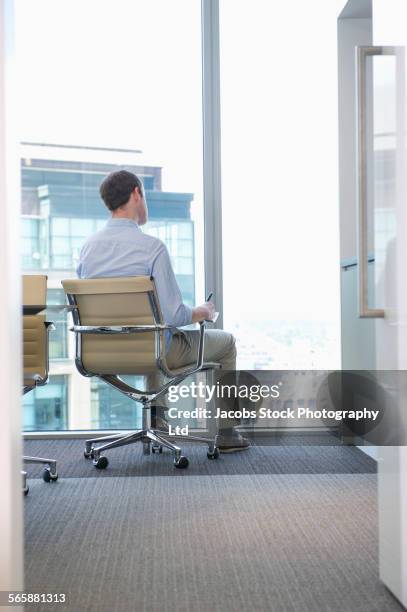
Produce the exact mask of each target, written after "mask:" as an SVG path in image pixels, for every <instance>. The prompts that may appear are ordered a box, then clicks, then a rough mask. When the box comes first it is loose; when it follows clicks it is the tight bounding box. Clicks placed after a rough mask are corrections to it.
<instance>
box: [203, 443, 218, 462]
mask: <svg viewBox="0 0 407 612" xmlns="http://www.w3.org/2000/svg"><path fill="white" fill-rule="evenodd" d="M219 455H220V453H219V449H218V447H217V446H215V448H214V449H213V450H212V451H208V452H207V453H206V456H207V457H208V459H219Z"/></svg>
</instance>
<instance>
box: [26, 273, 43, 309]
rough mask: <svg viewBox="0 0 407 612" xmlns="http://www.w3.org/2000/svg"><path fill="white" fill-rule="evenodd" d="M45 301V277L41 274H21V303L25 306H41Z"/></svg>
mask: <svg viewBox="0 0 407 612" xmlns="http://www.w3.org/2000/svg"><path fill="white" fill-rule="evenodd" d="M46 301H47V277H46V276H44V275H43V274H26V275H24V276H23V304H24V305H25V306H42V305H43V304H44V305H45V304H46Z"/></svg>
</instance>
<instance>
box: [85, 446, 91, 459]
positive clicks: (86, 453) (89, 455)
mask: <svg viewBox="0 0 407 612" xmlns="http://www.w3.org/2000/svg"><path fill="white" fill-rule="evenodd" d="M83 456H84V457H85V459H93V448H92V450H90V451H89V452H88V451H87V450H85V451H83Z"/></svg>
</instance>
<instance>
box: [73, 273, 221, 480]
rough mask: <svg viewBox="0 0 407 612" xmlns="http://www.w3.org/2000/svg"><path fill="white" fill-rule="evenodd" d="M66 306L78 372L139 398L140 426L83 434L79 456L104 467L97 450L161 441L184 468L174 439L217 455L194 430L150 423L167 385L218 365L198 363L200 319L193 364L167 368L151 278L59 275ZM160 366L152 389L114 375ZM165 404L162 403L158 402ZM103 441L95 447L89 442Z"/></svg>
mask: <svg viewBox="0 0 407 612" xmlns="http://www.w3.org/2000/svg"><path fill="white" fill-rule="evenodd" d="M62 286H63V288H64V290H65V293H66V294H67V297H68V301H69V304H70V305H71V306H75V307H76V308H75V309H74V310H73V311H72V316H73V321H74V326H73V328H72V329H71V331H73V332H74V333H75V346H76V359H75V361H76V367H77V369H78V371H79V372H80V373H81V374H82V375H83V376H89V377H90V376H97V377H98V378H100V379H101V380H103V381H104V382H106V383H107V384H109V385H111V386H112V387H114V388H115V389H116V390H117V391H119V392H121V393H123V394H124V395H125V396H126V397H129V398H130V399H132V400H134V401H135V402H139V403H141V404H142V415H143V424H142V429H141V430H138V431H133V432H130V433H128V432H127V433H121V432H118V433H117V434H114V435H109V436H105V437H100V438H93V439H89V440H86V444H85V451H84V456H85V458H92V459H93V464H94V465H95V466H96V467H97V468H99V469H104V468H106V467H107V465H108V459H107V457H105V456H103V455H102V453H103V452H104V451H107V450H108V449H111V448H117V447H119V446H124V445H127V444H132V443H134V442H142V443H143V451H144V454H150V450H151V451H152V452H153V453H155V452H159V453H161V452H162V449H163V447H164V448H168V449H170V450H171V451H172V452H173V453H174V465H175V467H177V468H186V467H187V466H188V459H187V458H186V457H185V456H183V455H182V454H181V449H180V448H179V446H177V445H176V444H174V443H173V442H174V441H178V440H183V441H184V442H187V441H190V442H198V443H203V444H207V445H208V453H207V456H208V458H209V459H217V458H218V457H219V450H218V449H217V447H216V446H215V442H214V440H212V439H209V438H204V437H197V436H182V435H174V436H173V435H170V434H169V433H168V431H163V430H159V429H157V428H155V427H151V409H152V408H159V406H157V404H156V401H157V400H158V399H159V398H160V397H162V396H164V394H165V393H166V392H167V391H168V389H169V387H170V386H172V385H177V384H179V383H181V382H182V381H183V380H184V379H185V378H186V377H187V376H189V375H191V374H195V373H197V372H202V371H211V370H214V369H215V368H218V367H220V365H219V364H217V363H204V361H203V350H204V341H205V323H201V324H200V342H199V351H198V358H197V362H196V364H191V365H189V366H187V367H184V368H177V369H176V370H170V369H169V367H168V365H167V363H166V359H165V339H164V333H165V331H166V330H168V329H171V327H170V326H168V325H165V324H164V323H163V319H162V315H161V310H160V306H159V303H158V298H157V294H156V291H155V287H154V280H153V278H149V277H148V276H134V277H128V278H126V277H122V278H96V279H81V280H78V279H69V280H64V281H62ZM157 371H161V372H162V373H163V374H165V376H166V377H168V378H169V379H170V380H169V381H168V382H166V383H165V384H163V385H162V386H161V387H160V388H159V389H156V390H148V389H145V390H139V389H136V388H134V387H131V386H130V385H129V384H127V383H126V382H125V381H124V380H122V379H121V378H120V375H129V374H130V375H143V376H146V375H147V376H148V375H149V374H150V375H151V374H153V373H154V372H157ZM164 409H165V407H164ZM97 442H103V444H102V445H101V446H98V447H95V443H97Z"/></svg>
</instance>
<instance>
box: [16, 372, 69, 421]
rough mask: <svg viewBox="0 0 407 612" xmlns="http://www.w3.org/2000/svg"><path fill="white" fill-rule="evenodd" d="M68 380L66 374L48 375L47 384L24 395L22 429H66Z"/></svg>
mask: <svg viewBox="0 0 407 612" xmlns="http://www.w3.org/2000/svg"><path fill="white" fill-rule="evenodd" d="M68 382H69V377H68V376H50V380H49V383H48V384H47V385H44V386H43V387H37V388H36V389H34V390H33V391H30V392H29V393H27V394H26V395H25V396H24V399H23V429H24V431H59V430H64V429H68Z"/></svg>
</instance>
